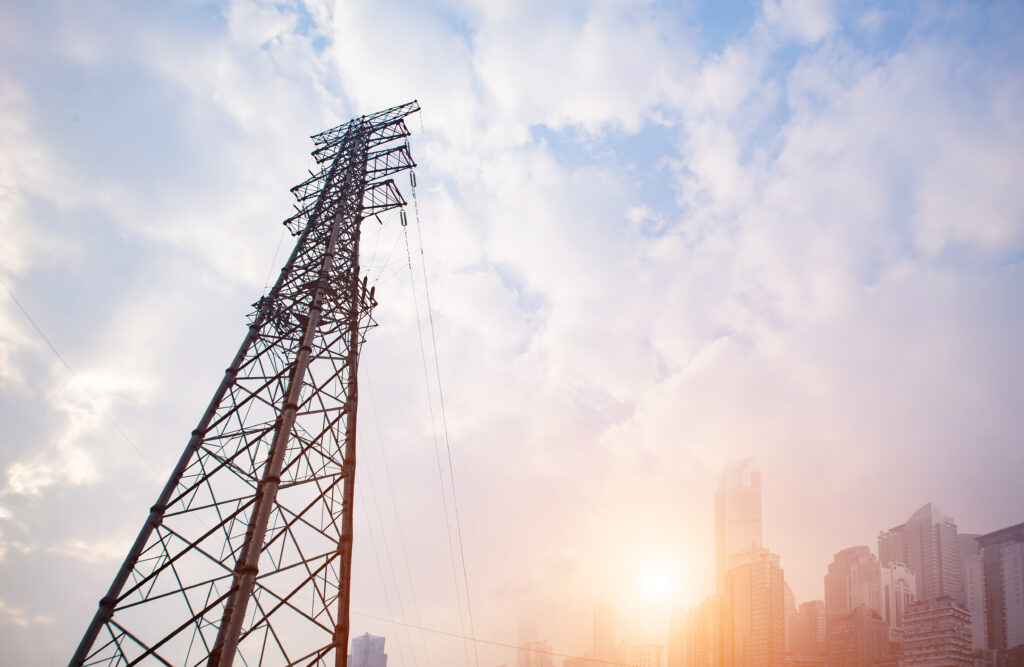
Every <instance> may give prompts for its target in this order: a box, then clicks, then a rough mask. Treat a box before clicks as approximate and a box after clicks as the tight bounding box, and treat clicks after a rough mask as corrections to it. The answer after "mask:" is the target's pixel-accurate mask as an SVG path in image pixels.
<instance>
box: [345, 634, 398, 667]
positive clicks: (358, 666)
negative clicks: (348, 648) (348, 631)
mask: <svg viewBox="0 0 1024 667" xmlns="http://www.w3.org/2000/svg"><path fill="white" fill-rule="evenodd" d="M348 664H349V667H387V665H388V655H387V653H385V652H384V638H383V637H377V636H375V635H371V634H370V633H369V632H367V633H365V634H363V635H360V636H359V637H353V638H352V653H350V654H349V656H348Z"/></svg>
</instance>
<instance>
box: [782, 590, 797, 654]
mask: <svg viewBox="0 0 1024 667" xmlns="http://www.w3.org/2000/svg"><path fill="white" fill-rule="evenodd" d="M784 584H785V585H784V586H783V588H784V590H783V592H782V605H783V613H784V614H785V619H786V623H785V627H786V654H787V655H788V654H790V653H792V652H793V646H794V644H795V643H796V640H795V633H796V627H797V608H796V596H795V595H793V589H792V588H790V587H789V582H784Z"/></svg>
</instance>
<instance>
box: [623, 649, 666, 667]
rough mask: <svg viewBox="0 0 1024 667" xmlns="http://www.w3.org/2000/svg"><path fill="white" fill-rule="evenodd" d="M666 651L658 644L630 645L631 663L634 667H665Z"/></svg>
mask: <svg viewBox="0 0 1024 667" xmlns="http://www.w3.org/2000/svg"><path fill="white" fill-rule="evenodd" d="M663 654H664V651H663V649H662V647H661V646H659V645H658V644H644V645H642V646H631V647H629V664H630V665H632V666H633V667H665V663H664V660H663Z"/></svg>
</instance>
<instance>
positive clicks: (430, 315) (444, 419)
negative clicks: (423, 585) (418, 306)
mask: <svg viewBox="0 0 1024 667" xmlns="http://www.w3.org/2000/svg"><path fill="white" fill-rule="evenodd" d="M422 122H423V119H422V117H421V118H420V123H421V126H420V127H421V131H422ZM409 183H410V186H411V190H412V202H413V210H414V212H415V214H416V235H417V240H418V241H419V244H420V267H421V268H422V270H423V293H424V296H425V297H426V301H427V319H428V321H429V322H430V342H431V344H432V347H433V350H434V373H435V376H436V378H437V395H438V401H439V403H440V406H441V425H442V427H443V429H444V446H445V451H446V453H447V455H448V479H449V483H450V484H451V488H452V506H453V507H454V508H455V528H456V530H457V531H458V537H459V558H460V560H461V562H462V578H463V582H464V584H465V591H466V610H467V612H468V615H469V632H470V636H472V637H475V636H476V625H475V623H474V620H473V602H472V597H471V595H470V589H469V574H468V571H467V568H466V548H465V545H464V540H463V539H462V518H461V516H460V513H459V499H458V495H457V494H456V492H455V470H454V466H453V465H452V447H451V439H450V438H449V436H448V414H447V410H446V408H445V403H444V390H443V388H442V384H441V364H440V357H439V355H438V353H437V332H436V330H435V327H434V310H433V307H432V306H431V303H430V282H429V281H428V280H427V260H426V254H425V253H424V251H423V229H422V225H421V224H420V204H419V199H418V198H417V197H416V174H415V172H412V171H410V172H409ZM408 250H409V247H408V237H407V238H406V252H407V253H408ZM409 269H410V271H411V270H412V262H411V260H410V267H409ZM417 324H418V321H417ZM473 657H474V659H475V664H476V667H480V656H479V652H478V651H477V646H476V643H475V641H474V643H473Z"/></svg>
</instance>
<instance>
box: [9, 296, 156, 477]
mask: <svg viewBox="0 0 1024 667" xmlns="http://www.w3.org/2000/svg"><path fill="white" fill-rule="evenodd" d="M0 285H3V287H4V289H5V290H7V293H8V294H10V295H11V300H13V301H14V305H16V306H17V307H18V310H20V311H21V314H22V315H24V316H25V319H27V320H28V321H29V323H30V324H31V325H32V328H33V329H35V330H36V333H38V334H39V337H40V338H42V339H43V341H45V342H46V345H47V346H48V347H49V348H50V351H51V352H53V354H54V356H56V357H57V358H58V359H60V362H61V363H62V364H64V368H66V369H67V370H68V373H70V374H71V377H73V378H75V379H78V373H76V372H75V369H73V368H71V364H69V363H68V361H67V359H65V358H64V357H63V355H61V353H60V352H58V351H57V348H56V346H54V344H53V343H52V342H50V339H49V338H48V337H47V336H46V334H45V333H43V330H42V329H41V328H40V327H39V325H38V324H36V321H35V320H34V319H32V316H31V315H29V314H28V311H27V310H25V306H23V305H21V301H19V300H18V297H16V296H14V292H12V291H11V288H10V287H8V286H7V284H6V283H4V282H2V281H0ZM86 394H87V395H88V396H89V398H91V399H92V400H93V402H94V404H95V406H96V409H97V410H98V411H99V413H100V414H102V415H103V416H104V417H106V418H107V421H109V422H110V425H111V426H113V427H114V430H115V431H117V432H118V433H119V434H120V435H121V437H122V438H124V441H125V442H127V443H128V445H129V446H130V447H131V448H132V449H134V450H135V453H136V454H138V455H139V457H140V458H141V459H142V460H143V461H144V462H145V463H146V465H147V466H149V469H150V470H152V471H153V472H154V473H155V474H160V473H159V472H157V469H156V468H155V467H154V466H153V463H152V462H151V461H150V460H149V459H148V458H146V455H145V454H143V453H142V450H141V449H139V447H138V446H137V445H136V444H135V443H134V442H132V439H131V438H129V437H128V434H127V433H125V432H124V429H122V428H121V426H120V425H119V424H118V423H117V422H116V421H114V418H113V417H111V416H110V413H108V412H107V411H106V410H105V409H103V406H102V405H101V404H100V402H99V399H97V398H96V395H95V394H93V393H91V392H89V391H86Z"/></svg>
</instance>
